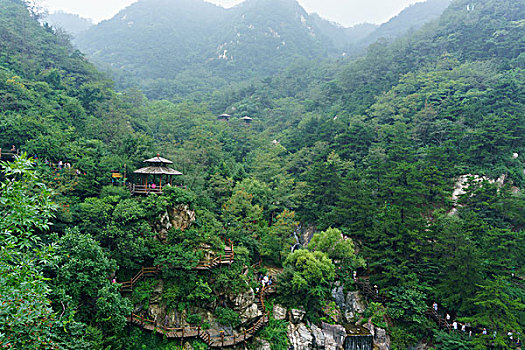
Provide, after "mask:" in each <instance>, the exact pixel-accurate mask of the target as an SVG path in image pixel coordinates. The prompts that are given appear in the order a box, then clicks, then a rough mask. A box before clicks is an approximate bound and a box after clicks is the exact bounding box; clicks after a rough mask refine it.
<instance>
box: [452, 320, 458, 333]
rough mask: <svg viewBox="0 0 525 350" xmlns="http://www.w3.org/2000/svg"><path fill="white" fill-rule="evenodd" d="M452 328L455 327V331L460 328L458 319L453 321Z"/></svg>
mask: <svg viewBox="0 0 525 350" xmlns="http://www.w3.org/2000/svg"><path fill="white" fill-rule="evenodd" d="M452 328H454V330H455V331H457V330H458V323H457V322H456V321H454V322H453V323H452Z"/></svg>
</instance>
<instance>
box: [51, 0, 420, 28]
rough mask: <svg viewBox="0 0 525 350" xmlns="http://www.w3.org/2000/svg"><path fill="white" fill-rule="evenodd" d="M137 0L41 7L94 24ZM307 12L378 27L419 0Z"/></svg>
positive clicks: (221, 1)
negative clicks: (82, 18)
mask: <svg viewBox="0 0 525 350" xmlns="http://www.w3.org/2000/svg"><path fill="white" fill-rule="evenodd" d="M206 1H207V2H210V3H213V4H216V5H220V6H223V7H225V8H229V7H232V6H235V5H238V4H240V3H242V2H243V0H206ZM135 2H137V0H111V1H104V0H43V1H42V6H43V7H44V8H47V9H48V10H49V12H50V13H53V12H56V11H60V10H61V11H64V12H67V13H72V14H78V15H80V16H81V17H85V18H90V19H92V20H93V21H94V22H95V23H98V22H100V21H102V20H105V19H110V18H112V17H113V16H114V15H115V14H117V13H118V12H119V11H120V10H122V9H123V8H125V7H127V6H129V5H131V4H133V3H135ZM298 2H299V3H300V4H301V6H302V7H304V8H305V10H306V11H308V12H309V13H314V12H315V13H317V14H319V15H320V16H321V17H323V18H326V19H328V20H330V21H333V22H336V23H339V24H341V25H343V26H345V27H350V26H353V25H355V24H359V23H365V22H368V23H376V24H381V23H384V22H386V21H388V20H389V19H390V18H392V17H394V16H395V15H397V14H398V13H399V12H401V11H402V10H403V9H404V8H405V7H407V6H409V5H411V4H414V3H416V2H421V0H369V1H366V2H363V1H361V0H323V1H319V0H298Z"/></svg>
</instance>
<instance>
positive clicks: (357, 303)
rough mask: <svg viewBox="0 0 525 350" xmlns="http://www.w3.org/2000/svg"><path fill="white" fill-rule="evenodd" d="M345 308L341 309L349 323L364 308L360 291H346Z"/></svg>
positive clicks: (363, 310)
mask: <svg viewBox="0 0 525 350" xmlns="http://www.w3.org/2000/svg"><path fill="white" fill-rule="evenodd" d="M345 305H346V306H345V309H344V310H343V313H344V316H345V319H346V320H347V322H349V323H351V322H353V321H354V318H355V317H356V316H357V315H358V314H362V313H363V312H365V310H366V306H365V303H364V300H363V296H362V295H361V293H360V292H358V291H355V292H348V293H347V294H346V302H345Z"/></svg>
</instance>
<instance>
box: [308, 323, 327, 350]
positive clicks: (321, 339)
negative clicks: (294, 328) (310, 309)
mask: <svg viewBox="0 0 525 350" xmlns="http://www.w3.org/2000/svg"><path fill="white" fill-rule="evenodd" d="M308 326H309V327H310V331H311V332H312V336H313V339H314V342H313V344H312V345H313V348H314V349H321V348H324V347H325V335H324V333H323V330H322V329H321V328H319V327H317V326H316V325H315V324H311V323H308Z"/></svg>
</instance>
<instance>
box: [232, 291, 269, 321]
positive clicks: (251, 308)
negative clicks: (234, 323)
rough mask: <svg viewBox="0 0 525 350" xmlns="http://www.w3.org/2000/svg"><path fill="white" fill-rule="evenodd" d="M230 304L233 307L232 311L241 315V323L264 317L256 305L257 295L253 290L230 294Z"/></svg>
mask: <svg viewBox="0 0 525 350" xmlns="http://www.w3.org/2000/svg"><path fill="white" fill-rule="evenodd" d="M227 298H228V304H230V305H231V306H232V309H233V310H234V311H235V312H237V313H239V316H240V318H241V322H243V323H244V322H246V321H248V320H251V319H254V318H256V317H259V316H262V313H261V311H260V310H259V308H258V307H257V304H255V293H254V291H253V289H251V288H250V289H249V290H247V291H246V292H244V293H239V294H229V295H227Z"/></svg>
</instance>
